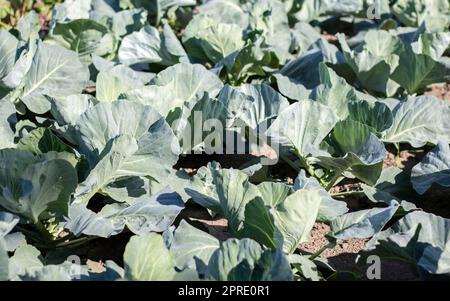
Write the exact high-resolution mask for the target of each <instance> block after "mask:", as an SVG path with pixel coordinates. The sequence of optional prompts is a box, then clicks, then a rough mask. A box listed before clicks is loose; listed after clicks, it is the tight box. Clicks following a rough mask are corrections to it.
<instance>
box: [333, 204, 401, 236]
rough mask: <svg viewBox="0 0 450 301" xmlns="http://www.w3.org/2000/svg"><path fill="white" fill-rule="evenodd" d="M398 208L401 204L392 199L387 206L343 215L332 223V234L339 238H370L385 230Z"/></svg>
mask: <svg viewBox="0 0 450 301" xmlns="http://www.w3.org/2000/svg"><path fill="white" fill-rule="evenodd" d="M398 208H399V204H398V203H397V202H396V201H392V202H391V204H390V205H389V207H386V208H372V209H366V210H359V211H355V212H351V213H347V214H344V215H341V216H339V217H337V218H335V219H334V220H333V221H332V223H331V230H332V231H333V234H332V235H333V236H334V237H335V238H337V239H350V238H369V237H371V236H373V235H375V234H376V233H378V232H380V231H381V230H383V227H384V226H385V225H386V224H387V223H388V222H389V221H390V220H391V219H392V217H393V216H394V214H395V213H396V212H397V210H398Z"/></svg>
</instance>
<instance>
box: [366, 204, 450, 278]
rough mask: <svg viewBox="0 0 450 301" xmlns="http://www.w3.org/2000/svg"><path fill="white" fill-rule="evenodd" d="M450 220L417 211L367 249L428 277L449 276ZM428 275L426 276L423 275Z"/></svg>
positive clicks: (379, 236) (382, 234)
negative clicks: (411, 267) (400, 262)
mask: <svg viewBox="0 0 450 301" xmlns="http://www.w3.org/2000/svg"><path fill="white" fill-rule="evenodd" d="M449 228H450V220H448V219H445V218H442V217H439V216H436V215H434V214H430V213H426V212H421V211H415V212H412V213H409V214H407V215H406V216H405V217H403V218H402V219H401V220H399V221H398V222H397V223H395V224H394V225H393V226H392V227H391V228H389V229H387V230H385V231H383V232H380V233H378V234H377V235H375V236H374V237H373V238H372V239H371V240H370V241H369V242H368V244H367V246H366V250H368V251H369V252H370V253H375V254H377V255H379V256H381V257H382V258H385V257H388V258H396V259H400V260H404V261H406V262H408V263H410V264H412V265H414V266H416V267H417V268H418V270H419V271H420V272H421V274H422V276H425V275H426V274H443V275H444V274H448V273H449V272H450V265H449V262H450V261H449V259H450V257H449V256H450V253H449V250H448V247H447V246H448V242H449V239H450V237H449V235H450V231H449ZM424 274H425V275H424Z"/></svg>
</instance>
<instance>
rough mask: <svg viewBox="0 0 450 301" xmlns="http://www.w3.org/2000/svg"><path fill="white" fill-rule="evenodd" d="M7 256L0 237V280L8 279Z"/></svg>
mask: <svg viewBox="0 0 450 301" xmlns="http://www.w3.org/2000/svg"><path fill="white" fill-rule="evenodd" d="M8 265H9V256H8V252H7V250H6V248H5V245H4V243H3V239H1V238H0V281H7V280H9V268H8Z"/></svg>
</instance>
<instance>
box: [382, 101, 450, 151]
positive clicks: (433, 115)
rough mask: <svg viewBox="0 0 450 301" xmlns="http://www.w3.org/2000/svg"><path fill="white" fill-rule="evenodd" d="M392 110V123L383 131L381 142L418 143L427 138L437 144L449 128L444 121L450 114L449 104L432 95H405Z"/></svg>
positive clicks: (446, 135)
mask: <svg viewBox="0 0 450 301" xmlns="http://www.w3.org/2000/svg"><path fill="white" fill-rule="evenodd" d="M393 114H394V120H393V123H392V126H391V127H390V128H389V129H388V130H387V131H386V132H385V133H384V135H383V141H385V142H391V143H398V142H407V143H409V144H411V145H412V146H413V147H421V146H423V145H425V144H426V143H428V142H430V143H433V144H437V142H438V141H439V140H441V139H442V137H448V133H449V132H450V126H449V124H448V123H447V122H445V120H448V119H449V118H450V108H449V107H448V105H447V104H446V103H445V102H443V101H441V100H439V99H437V98H435V97H434V96H419V97H415V98H413V97H409V98H408V99H407V100H406V101H404V102H401V103H399V104H398V105H397V106H396V107H395V109H394V111H393Z"/></svg>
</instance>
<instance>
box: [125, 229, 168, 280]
mask: <svg viewBox="0 0 450 301" xmlns="http://www.w3.org/2000/svg"><path fill="white" fill-rule="evenodd" d="M123 261H124V265H125V278H126V279H128V280H134V281H152V280H159V281H161V280H163V281H164V280H166V281H167V280H172V279H173V278H174V276H175V259H174V258H173V256H172V254H171V253H170V252H169V250H168V249H167V247H166V246H165V244H164V241H163V239H162V237H161V236H160V235H158V234H155V233H149V234H144V235H141V236H133V237H131V239H130V241H129V242H128V244H127V246H126V247H125V253H124V254H123Z"/></svg>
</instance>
